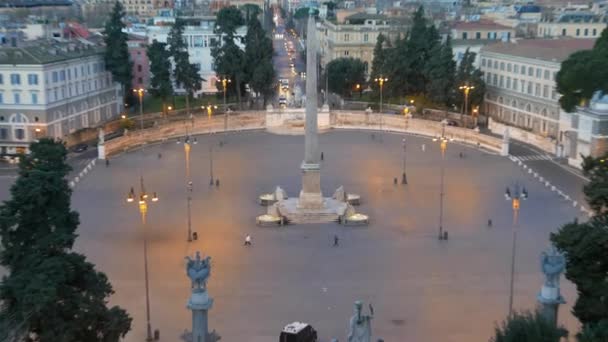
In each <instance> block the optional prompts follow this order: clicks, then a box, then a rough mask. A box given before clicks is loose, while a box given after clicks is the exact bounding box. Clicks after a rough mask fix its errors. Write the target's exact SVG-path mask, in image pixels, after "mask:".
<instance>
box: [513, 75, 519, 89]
mask: <svg viewBox="0 0 608 342" xmlns="http://www.w3.org/2000/svg"><path fill="white" fill-rule="evenodd" d="M517 83H518V80H517V78H514V79H513V90H517Z"/></svg>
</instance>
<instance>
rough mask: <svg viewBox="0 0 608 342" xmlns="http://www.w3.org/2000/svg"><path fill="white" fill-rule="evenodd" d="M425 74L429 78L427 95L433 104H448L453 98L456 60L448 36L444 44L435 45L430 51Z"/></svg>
mask: <svg viewBox="0 0 608 342" xmlns="http://www.w3.org/2000/svg"><path fill="white" fill-rule="evenodd" d="M426 67H427V70H426V72H425V73H426V74H427V77H428V80H429V83H428V86H427V95H428V97H429V99H430V100H431V101H433V102H434V103H435V104H440V105H446V106H448V105H449V104H450V103H451V101H452V100H453V93H454V87H455V82H456V80H455V76H456V62H455V61H454V54H453V52H452V43H451V39H450V36H448V38H447V40H446V41H445V43H444V44H441V45H436V46H435V47H434V48H433V51H432V52H431V58H430V59H429V61H428V63H427V65H426Z"/></svg>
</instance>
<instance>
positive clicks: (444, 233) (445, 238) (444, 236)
mask: <svg viewBox="0 0 608 342" xmlns="http://www.w3.org/2000/svg"><path fill="white" fill-rule="evenodd" d="M443 239H444V240H447V239H448V232H447V231H445V232H443Z"/></svg>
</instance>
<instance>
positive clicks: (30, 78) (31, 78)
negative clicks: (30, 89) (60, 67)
mask: <svg viewBox="0 0 608 342" xmlns="http://www.w3.org/2000/svg"><path fill="white" fill-rule="evenodd" d="M27 83H28V84H29V85H36V84H38V75H36V74H29V75H27Z"/></svg>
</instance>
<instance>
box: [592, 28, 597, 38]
mask: <svg viewBox="0 0 608 342" xmlns="http://www.w3.org/2000/svg"><path fill="white" fill-rule="evenodd" d="M592 32H593V36H594V37H595V36H597V29H593V31H592Z"/></svg>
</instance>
